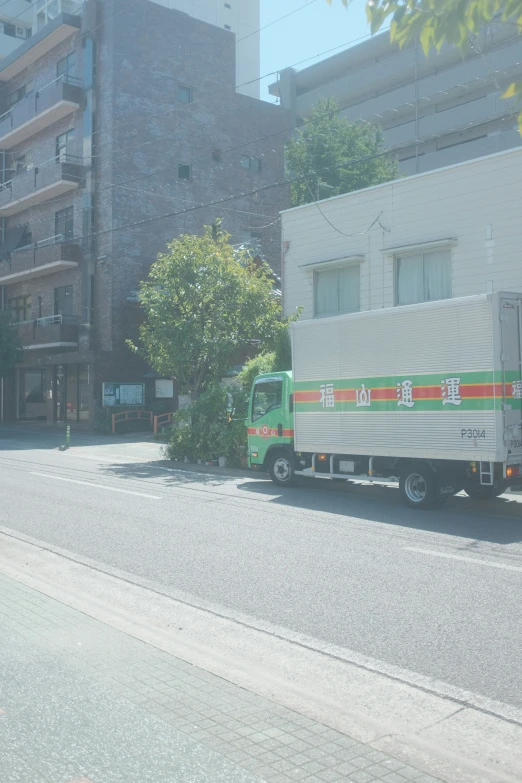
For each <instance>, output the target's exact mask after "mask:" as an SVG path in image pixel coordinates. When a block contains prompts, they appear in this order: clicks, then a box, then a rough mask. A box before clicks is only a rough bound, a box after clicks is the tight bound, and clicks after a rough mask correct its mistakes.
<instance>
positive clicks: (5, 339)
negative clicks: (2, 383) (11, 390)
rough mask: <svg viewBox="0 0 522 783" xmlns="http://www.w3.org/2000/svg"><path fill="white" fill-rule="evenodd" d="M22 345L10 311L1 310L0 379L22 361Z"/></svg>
mask: <svg viewBox="0 0 522 783" xmlns="http://www.w3.org/2000/svg"><path fill="white" fill-rule="evenodd" d="M22 353H23V352H22V345H21V342H20V337H19V334H18V329H17V328H16V325H15V324H14V323H13V319H12V316H11V311H10V310H0V378H1V377H3V376H4V375H6V373H8V372H9V371H10V370H12V369H13V368H14V366H15V365H16V364H18V363H19V362H21V361H22Z"/></svg>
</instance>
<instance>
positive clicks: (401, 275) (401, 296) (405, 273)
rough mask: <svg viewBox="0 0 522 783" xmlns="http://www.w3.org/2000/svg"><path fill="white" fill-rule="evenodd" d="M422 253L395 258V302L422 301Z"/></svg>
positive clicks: (407, 303)
mask: <svg viewBox="0 0 522 783" xmlns="http://www.w3.org/2000/svg"><path fill="white" fill-rule="evenodd" d="M422 267H423V264H422V255H421V254H419V255H414V256H405V257H404V258H398V259H397V304H398V305H409V304H415V303H416V302H422V301H424V280H423V277H424V275H423V268H422Z"/></svg>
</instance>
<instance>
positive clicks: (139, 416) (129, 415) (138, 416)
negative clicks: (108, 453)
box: [112, 411, 153, 435]
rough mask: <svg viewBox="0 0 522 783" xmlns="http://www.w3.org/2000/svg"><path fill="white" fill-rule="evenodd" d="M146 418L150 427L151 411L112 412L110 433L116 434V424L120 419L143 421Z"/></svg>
mask: <svg viewBox="0 0 522 783" xmlns="http://www.w3.org/2000/svg"><path fill="white" fill-rule="evenodd" d="M145 420H148V422H149V424H150V426H151V428H152V420H153V413H152V411H121V412H120V413H113V414H112V434H113V435H116V425H117V424H120V422H122V421H145Z"/></svg>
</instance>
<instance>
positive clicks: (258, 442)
mask: <svg viewBox="0 0 522 783" xmlns="http://www.w3.org/2000/svg"><path fill="white" fill-rule="evenodd" d="M292 357H293V359H292V363H293V372H292V373H271V374H269V375H265V376H259V377H258V378H256V380H255V382H254V386H253V390H252V395H251V400H250V409H249V420H248V436H249V462H250V465H251V467H252V468H254V469H266V470H268V471H269V473H270V476H271V478H272V480H273V481H275V482H276V483H277V484H279V485H285V484H289V483H290V482H291V481H292V480H293V479H294V477H295V476H299V475H300V476H311V477H316V478H319V477H321V478H330V479H348V480H349V479H356V480H361V479H364V480H366V481H368V480H369V481H372V482H381V483H390V482H393V481H396V482H398V483H399V486H400V491H401V495H402V497H403V499H404V501H405V502H406V503H407V504H408V505H410V506H413V507H416V508H427V507H433V506H437V505H441V504H442V503H443V502H444V500H445V499H446V498H447V497H448V495H451V494H454V493H456V492H459V491H461V490H463V489H464V490H466V492H467V493H468V494H469V495H471V496H475V497H483V498H487V497H494V496H496V495H499V494H501V493H502V492H503V491H505V489H506V488H507V487H508V486H513V485H516V484H522V294H518V293H503V292H497V293H494V294H490V295H481V296H471V297H465V298H462V299H448V300H443V301H438V302H430V303H424V304H419V305H409V306H406V307H394V308H390V309H383V310H372V311H369V312H362V313H354V314H350V315H344V316H335V317H331V318H320V319H313V320H304V321H299V322H297V323H294V324H293V325H292Z"/></svg>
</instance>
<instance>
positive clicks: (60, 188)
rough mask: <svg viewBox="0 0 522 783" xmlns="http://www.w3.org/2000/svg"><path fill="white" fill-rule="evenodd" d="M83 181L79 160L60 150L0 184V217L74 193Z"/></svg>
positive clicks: (80, 160)
mask: <svg viewBox="0 0 522 783" xmlns="http://www.w3.org/2000/svg"><path fill="white" fill-rule="evenodd" d="M82 182H83V160H82V158H79V157H77V156H75V155H69V154H67V153H64V152H63V151H62V152H61V153H60V155H58V156H56V157H55V158H51V160H48V161H46V162H45V163H42V164H40V165H38V166H28V167H27V168H26V169H24V170H21V171H19V172H14V176H13V178H12V179H10V180H9V181H8V182H4V183H3V184H2V185H0V217H7V216H9V215H15V214H16V213H17V212H22V211H23V210H24V209H27V208H28V207H32V206H35V205H36V204H41V203H43V202H44V201H48V200H49V199H51V198H55V197H56V196H60V195H62V194H63V193H67V192H68V191H71V190H76V189H77V188H78V187H80V185H81V184H82Z"/></svg>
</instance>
